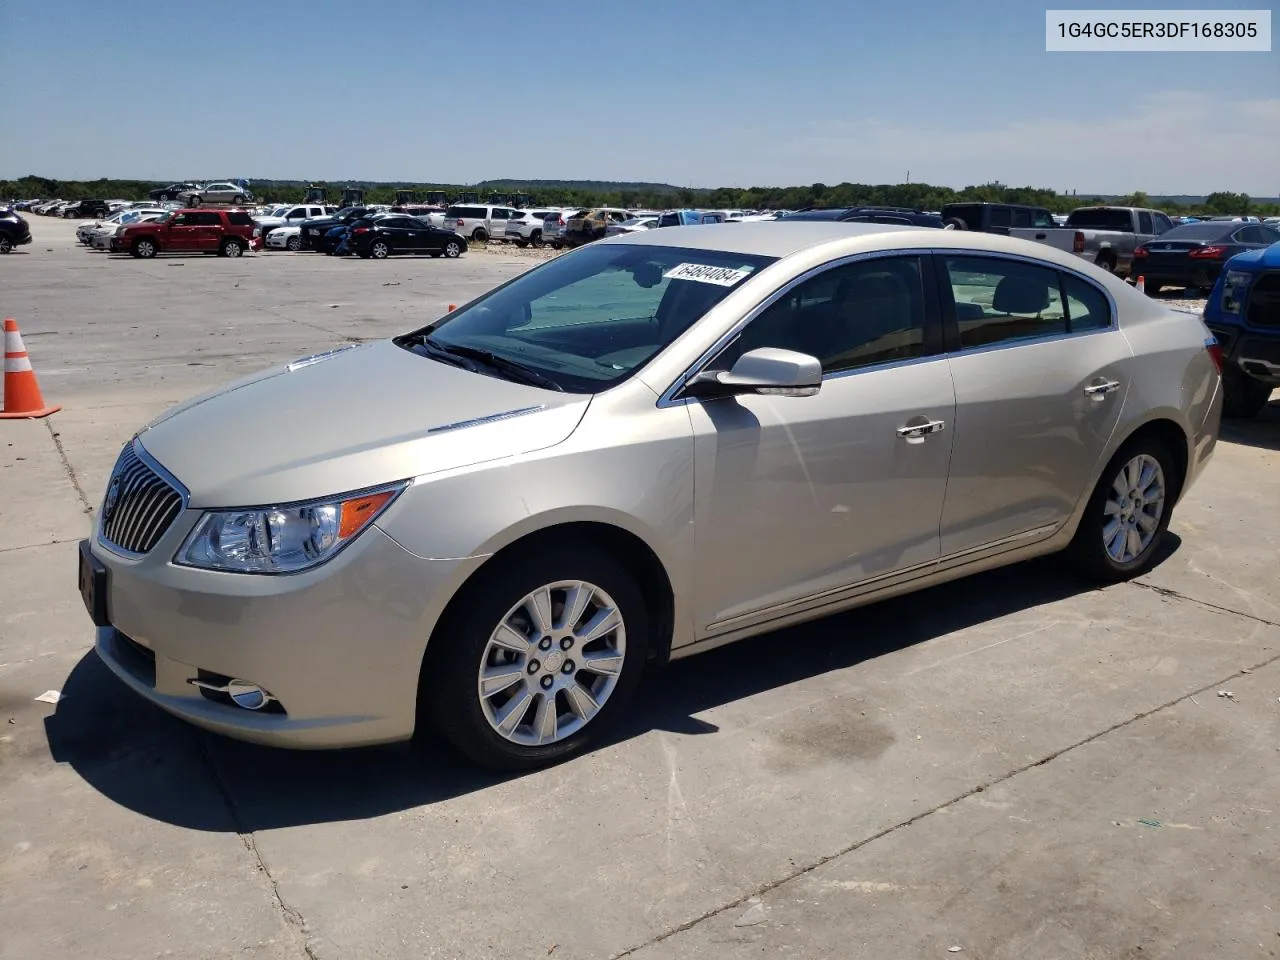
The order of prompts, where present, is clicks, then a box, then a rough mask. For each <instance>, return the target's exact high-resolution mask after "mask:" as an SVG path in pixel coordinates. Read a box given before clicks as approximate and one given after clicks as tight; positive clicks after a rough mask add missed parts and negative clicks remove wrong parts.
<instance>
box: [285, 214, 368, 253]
mask: <svg viewBox="0 0 1280 960" xmlns="http://www.w3.org/2000/svg"><path fill="white" fill-rule="evenodd" d="M375 212H376V211H375V210H373V208H371V207H343V208H342V209H341V210H337V211H334V212H333V213H327V214H324V215H323V216H318V217H308V218H307V219H305V220H303V221H302V222H301V223H299V224H298V227H299V232H298V237H299V243H300V249H302V250H318V251H320V252H321V253H327V252H329V250H331V249H332V248H326V245H325V235H326V234H327V233H329V232H330V231H331V230H332V229H333V228H334V227H337V226H345V225H346V224H349V223H354V222H355V221H356V220H360V219H361V218H363V217H369V216H372V215H373V214H374V213H375ZM269 236H270V235H268V237H269Z"/></svg>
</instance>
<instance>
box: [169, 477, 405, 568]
mask: <svg viewBox="0 0 1280 960" xmlns="http://www.w3.org/2000/svg"><path fill="white" fill-rule="evenodd" d="M406 486H407V484H405V483H398V484H396V485H395V486H393V487H383V488H380V489H376V490H364V491H360V492H357V493H351V494H343V495H341V496H339V497H335V498H333V499H330V500H317V501H312V502H310V503H297V504H289V505H287V506H280V507H258V508H252V509H244V510H219V511H211V512H209V513H206V514H205V515H204V516H203V517H201V518H200V522H199V523H197V524H196V526H195V529H194V530H192V531H191V535H190V536H188V537H187V541H186V543H184V544H183V545H182V549H181V550H179V551H178V554H177V556H176V557H174V563H176V564H178V565H180V566H186V567H202V568H204V569H207V570H227V571H231V572H235V573H296V572H298V571H299V570H306V569H308V568H310V567H314V566H317V565H318V564H321V563H324V562H325V561H327V560H330V559H332V558H333V556H334V555H335V554H337V553H338V551H340V550H341V549H342V548H343V547H345V546H346V545H347V544H348V543H350V542H351V541H352V540H354V539H355V538H356V537H357V536H359V535H360V533H361V531H363V530H364V529H365V528H366V527H368V526H369V524H370V523H372V522H373V520H374V518H376V517H377V516H378V515H379V514H380V513H382V511H383V510H385V509H386V508H387V507H388V506H389V505H390V504H391V501H393V500H394V499H395V498H396V496H398V495H399V493H400V491H402V490H403V489H404V488H405V487H406Z"/></svg>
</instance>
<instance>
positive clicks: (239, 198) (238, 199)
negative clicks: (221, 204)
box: [231, 193, 244, 203]
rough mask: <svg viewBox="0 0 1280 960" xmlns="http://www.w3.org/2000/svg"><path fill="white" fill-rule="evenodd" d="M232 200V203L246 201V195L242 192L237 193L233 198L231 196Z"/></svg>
mask: <svg viewBox="0 0 1280 960" xmlns="http://www.w3.org/2000/svg"><path fill="white" fill-rule="evenodd" d="M231 202H232V203H244V195H243V194H240V193H237V194H236V195H235V196H234V197H232V198H231Z"/></svg>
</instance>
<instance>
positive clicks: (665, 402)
mask: <svg viewBox="0 0 1280 960" xmlns="http://www.w3.org/2000/svg"><path fill="white" fill-rule="evenodd" d="M932 253H933V251H932V250H929V249H926V248H923V247H907V248H903V249H901V250H873V251H869V252H865V253H854V254H849V255H847V256H843V257H838V258H837V259H835V260H828V261H827V262H826V263H823V264H820V265H819V266H816V267H810V268H809V269H808V270H806V271H805V272H804V273H802V274H799V275H798V276H795V277H792V278H791V279H790V280H788V281H787V282H786V283H785V284H783V285H782V286H781V287H778V288H777V289H776V290H774V291H773V293H771V294H769V296H768V297H766V298H765V299H764V300H761V301H760V302H759V303H757V304H756V305H755V306H754V307H752V308H751V309H750V310H749V311H747V313H745V314H744V315H743V316H742V317H741V318H740V319H739V320H738V321H737V322H736V323H734V325H733V326H732V327H730V328H729V329H728V330H727V331H726V332H725V333H723V334H721V335H720V336H719V337H718V338H717V339H716V342H715V343H713V344H712V345H711V346H710V347H708V348H707V349H706V350H704V351H703V352H702V354H701V355H700V356H699V357H698V359H697V360H695V361H694V362H693V363H692V364H690V365H689V366H688V367H687V368H685V371H684V373H682V374H680V376H678V377H676V379H675V380H674V381H673V382H672V383H671V384H670V385H669V386H668V387H667V389H666V390H664V391H663V392H662V395H661V396H660V397H658V403H657V406H658V407H659V408H666V407H672V406H677V405H679V404H683V403H687V402H688V401H689V400H690V399H692V398H690V397H678V396H677V395H678V394H679V393H680V391H681V390H683V389H684V386H685V384H687V383H688V382H689V380H690V378H692V377H694V376H696V375H697V374H698V373H699V372H701V370H702V368H703V365H704V364H706V363H709V362H710V361H711V360H713V359H714V358H715V357H716V356H717V355H718V354H719V353H720V352H721V351H722V350H724V348H725V347H727V346H728V345H729V344H730V343H731V342H733V339H734V338H735V337H737V336H738V334H740V333H741V332H742V331H743V330H744V329H746V326H747V324H749V323H751V322H752V321H753V320H755V318H756V317H758V316H760V314H762V313H764V312H765V311H766V310H768V309H769V308H770V307H771V306H773V305H774V304H775V303H777V302H778V301H779V300H781V299H782V298H783V297H785V296H786V295H787V294H789V293H790V292H791V291H792V290H794V289H795V288H796V287H798V286H800V284H802V283H805V282H807V281H809V280H812V279H813V278H814V277H817V276H820V275H821V274H824V273H826V272H827V271H829V270H835V269H837V268H839V267H843V266H847V265H849V264H851V263H858V262H860V261H863V260H880V259H884V258H885V257H927V256H929V255H931V254H932ZM778 262H781V261H775V263H778ZM945 356H946V353H945V352H943V353H935V354H931V355H930V356H928V357H912V358H911V359H910V360H907V361H902V360H897V361H891V363H886V364H875V365H873V366H867V367H855V368H854V369H852V370H840V371H835V372H832V373H830V374H827V373H824V374H823V375H822V380H823V382H824V383H825V382H826V380H827V379H828V377H836V376H845V375H848V374H850V373H859V372H862V371H866V370H881V369H884V368H885V367H886V366H890V365H891V364H894V365H900V364H904V363H914V362H917V361H919V360H937V359H940V358H942V357H945Z"/></svg>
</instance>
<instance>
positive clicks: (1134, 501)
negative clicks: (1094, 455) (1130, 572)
mask: <svg viewBox="0 0 1280 960" xmlns="http://www.w3.org/2000/svg"><path fill="white" fill-rule="evenodd" d="M1166 490H1167V487H1166V484H1165V479H1164V470H1163V469H1162V468H1161V466H1160V461H1159V460H1157V459H1156V458H1155V457H1153V456H1151V455H1150V454H1146V453H1140V454H1138V455H1137V456H1136V457H1134V458H1133V459H1132V460H1130V461H1129V462H1128V463H1126V464H1125V465H1124V466H1123V467H1121V468H1120V472H1119V473H1118V474H1117V475H1116V477H1115V479H1114V480H1113V481H1112V482H1111V490H1110V491H1109V495H1108V497H1107V501H1106V503H1105V504H1104V505H1103V508H1102V513H1103V524H1102V542H1103V545H1104V546H1105V547H1106V549H1107V555H1108V556H1109V557H1111V559H1112V560H1114V561H1115V562H1116V563H1131V562H1133V561H1134V560H1135V559H1137V558H1138V557H1139V556H1141V555H1142V553H1143V552H1144V551H1145V550H1146V549H1147V548H1148V547H1149V546H1151V541H1152V540H1154V539H1155V536H1156V533H1157V532H1158V531H1159V529H1160V518H1161V517H1162V516H1163V515H1164V507H1165V497H1166Z"/></svg>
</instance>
